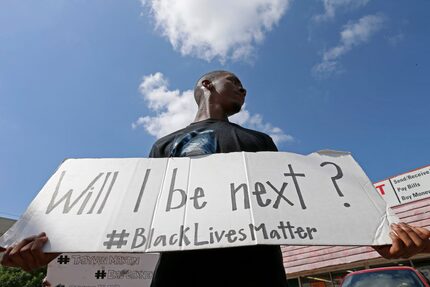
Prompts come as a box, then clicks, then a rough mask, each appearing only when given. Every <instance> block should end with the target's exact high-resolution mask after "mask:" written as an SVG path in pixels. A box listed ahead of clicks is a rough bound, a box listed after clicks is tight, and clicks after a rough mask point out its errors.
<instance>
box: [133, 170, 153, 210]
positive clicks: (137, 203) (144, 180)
mask: <svg viewBox="0 0 430 287" xmlns="http://www.w3.org/2000/svg"><path fill="white" fill-rule="evenodd" d="M150 173H151V169H149V168H148V169H147V170H146V172H145V177H144V178H143V182H142V186H141V187H140V191H139V195H138V196H137V200H136V205H135V206H134V210H133V212H137V211H138V210H139V206H140V202H141V201H142V196H143V192H144V191H145V187H146V183H147V182H148V178H149V174H150Z"/></svg>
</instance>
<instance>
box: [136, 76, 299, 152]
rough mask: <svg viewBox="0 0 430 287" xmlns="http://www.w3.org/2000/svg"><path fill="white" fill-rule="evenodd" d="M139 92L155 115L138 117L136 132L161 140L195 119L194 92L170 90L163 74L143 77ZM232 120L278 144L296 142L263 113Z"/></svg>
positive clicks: (243, 110)
mask: <svg viewBox="0 0 430 287" xmlns="http://www.w3.org/2000/svg"><path fill="white" fill-rule="evenodd" d="M139 91H140V93H141V94H142V97H143V99H144V101H145V103H146V104H147V107H148V108H149V109H150V110H151V111H153V112H154V113H155V114H156V115H154V116H142V117H139V118H138V119H137V120H136V121H135V122H134V123H132V128H133V129H136V128H139V127H143V128H144V129H145V130H146V132H147V133H149V134H150V135H152V136H155V137H156V138H160V137H162V136H165V135H167V134H169V133H171V132H174V131H176V130H179V129H181V128H184V127H186V126H187V125H189V124H190V123H191V122H192V121H193V120H194V116H195V114H196V112H197V105H196V103H195V101H194V96H193V91H192V90H186V91H183V92H181V91H179V90H169V89H168V81H167V79H166V78H165V77H164V75H163V74H162V73H155V74H151V75H149V76H144V77H143V81H142V83H141V84H140V86H139ZM230 120H231V121H232V122H235V123H237V124H239V125H243V126H245V127H248V128H251V129H256V130H260V131H262V132H265V133H267V134H269V135H270V136H271V137H272V138H273V140H274V141H275V143H277V144H279V143H282V142H291V141H293V140H294V138H293V137H292V136H291V135H288V134H286V133H284V132H283V131H282V129H280V128H279V127H276V126H273V125H272V124H270V123H267V122H264V120H263V117H262V116H261V115H260V114H251V113H250V112H249V111H248V110H246V109H245V108H244V109H242V111H241V112H240V113H238V114H236V115H234V116H232V117H231V118H230Z"/></svg>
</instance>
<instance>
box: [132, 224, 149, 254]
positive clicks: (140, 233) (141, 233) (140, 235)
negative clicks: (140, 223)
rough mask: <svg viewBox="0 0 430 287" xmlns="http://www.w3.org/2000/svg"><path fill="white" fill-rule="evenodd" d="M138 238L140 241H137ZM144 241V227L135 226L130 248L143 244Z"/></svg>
mask: <svg viewBox="0 0 430 287" xmlns="http://www.w3.org/2000/svg"><path fill="white" fill-rule="evenodd" d="M139 238H140V242H139V243H137V240H138V239H139ZM145 243H146V237H145V228H136V231H135V232H134V237H133V243H132V244H131V249H135V248H138V247H141V246H143V245H144V244H145Z"/></svg>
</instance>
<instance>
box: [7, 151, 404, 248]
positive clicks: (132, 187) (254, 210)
mask: <svg viewBox="0 0 430 287" xmlns="http://www.w3.org/2000/svg"><path fill="white" fill-rule="evenodd" d="M396 220H397V219H396V218H395V216H393V215H392V213H391V211H390V210H389V209H388V208H387V207H386V204H385V202H384V200H382V199H381V198H380V196H379V195H378V193H377V192H376V191H375V189H374V187H373V185H372V183H371V182H370V181H369V179H368V178H367V177H366V175H365V174H364V172H363V171H362V169H361V168H360V167H359V166H358V164H357V163H356V162H355V161H354V160H353V158H352V157H351V156H350V155H349V154H348V153H340V152H331V151H326V152H319V153H313V154H310V155H308V156H303V155H298V154H292V153H285V152H260V153H244V152H242V153H229V154H214V155H210V156H201V157H196V158H161V159H146V158H128V159H69V160H66V161H64V162H63V164H62V165H61V166H60V167H59V168H58V170H57V171H56V172H55V174H54V175H53V176H52V177H51V178H50V179H49V181H48V182H47V183H46V185H45V186H44V187H43V188H42V190H41V192H40V193H39V194H38V195H37V197H36V198H35V199H34V201H33V202H32V203H31V205H30V207H29V208H28V210H27V211H26V212H25V214H24V215H23V216H22V218H21V219H20V220H19V221H18V222H17V223H16V224H15V225H14V226H13V227H12V228H11V229H10V230H9V231H8V232H7V233H6V234H4V236H3V237H2V238H1V239H0V245H1V246H7V245H10V244H12V243H13V242H15V241H17V240H20V239H22V238H24V237H26V236H29V235H31V234H37V233H39V232H41V231H45V232H46V233H47V234H48V236H49V238H50V241H49V244H48V245H47V246H46V249H45V251H51V252H94V251H96V252H106V251H115V252H155V251H157V252H160V251H169V250H189V249H201V248H220V247H232V246H241V245H255V244H300V245H380V244H387V243H389V242H390V239H389V236H388V232H389V224H390V223H391V222H393V221H396Z"/></svg>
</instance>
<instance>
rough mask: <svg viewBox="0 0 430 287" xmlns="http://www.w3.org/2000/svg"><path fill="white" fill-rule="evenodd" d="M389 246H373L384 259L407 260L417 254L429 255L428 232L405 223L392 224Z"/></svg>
mask: <svg viewBox="0 0 430 287" xmlns="http://www.w3.org/2000/svg"><path fill="white" fill-rule="evenodd" d="M391 228H392V230H393V231H392V232H390V237H391V239H392V240H393V243H392V244H391V245H385V246H373V249H375V251H376V252H378V253H379V255H381V256H382V257H384V258H386V259H397V258H409V257H411V256H414V255H416V254H418V253H430V230H428V229H426V228H422V227H414V226H411V225H408V224H406V223H399V224H392V225H391Z"/></svg>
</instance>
